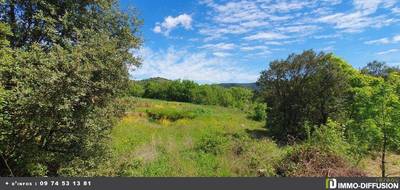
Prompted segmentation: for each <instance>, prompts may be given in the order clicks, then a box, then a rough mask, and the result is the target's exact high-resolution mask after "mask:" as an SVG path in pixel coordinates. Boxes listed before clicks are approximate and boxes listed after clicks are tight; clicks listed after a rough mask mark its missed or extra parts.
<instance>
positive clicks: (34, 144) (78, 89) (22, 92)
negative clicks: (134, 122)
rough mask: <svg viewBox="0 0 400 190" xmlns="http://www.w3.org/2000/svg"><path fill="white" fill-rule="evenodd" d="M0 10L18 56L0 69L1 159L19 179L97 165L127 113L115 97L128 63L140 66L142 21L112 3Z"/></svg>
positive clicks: (24, 4)
mask: <svg viewBox="0 0 400 190" xmlns="http://www.w3.org/2000/svg"><path fill="white" fill-rule="evenodd" d="M0 11H1V12H0V15H1V16H0V21H1V22H2V23H6V24H7V25H8V26H10V31H11V35H7V36H6V38H7V39H8V40H9V41H10V42H11V43H10V48H11V49H12V50H13V52H12V53H11V54H8V55H11V57H12V58H13V59H14V60H13V61H12V62H11V63H8V61H4V60H7V59H3V58H2V59H1V66H0V68H1V71H0V72H1V73H0V76H1V85H2V88H3V89H4V91H5V94H7V96H5V97H4V98H3V100H2V106H1V112H0V113H5V114H6V116H5V117H4V116H2V117H3V118H6V119H7V121H8V125H6V126H1V129H0V130H1V131H0V134H1V135H2V136H1V138H0V141H1V142H0V145H1V153H2V156H3V158H4V159H3V160H5V161H6V162H7V164H8V166H9V168H10V171H12V173H13V174H14V175H16V176H36V175H49V176H56V175H69V174H73V173H74V172H77V171H79V170H81V171H82V169H84V168H88V167H94V166H95V164H94V161H95V158H97V157H99V158H101V157H102V155H103V154H104V150H105V146H103V145H104V142H105V139H106V138H107V137H108V134H109V131H110V129H111V126H112V118H113V117H114V116H117V115H118V114H119V113H121V112H120V111H118V109H116V108H115V107H113V106H112V102H113V101H115V98H116V97H117V96H118V95H119V94H121V93H122V92H123V91H124V90H125V88H126V87H127V84H128V83H127V82H128V66H129V65H138V64H139V63H140V59H138V58H136V57H133V56H132V54H131V53H130V51H131V50H132V49H135V48H138V47H139V46H140V44H141V39H140V38H138V37H137V31H138V26H139V25H140V23H139V22H138V20H137V19H136V17H135V16H134V15H133V17H129V16H127V15H125V14H123V13H121V12H119V11H118V9H117V7H116V4H115V1H112V0H101V1H50V0H48V1H47V0H44V1H22V0H7V1H5V2H3V3H1V4H0ZM1 39H3V35H2V38H1ZM6 50H7V49H5V48H2V50H1V51H2V52H3V51H6ZM10 171H9V170H6V169H4V168H3V167H1V168H0V175H2V176H7V175H10V174H11V172H10Z"/></svg>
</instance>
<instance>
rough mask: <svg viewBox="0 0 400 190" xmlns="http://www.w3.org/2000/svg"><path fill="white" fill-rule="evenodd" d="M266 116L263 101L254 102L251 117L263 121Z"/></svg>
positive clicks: (265, 107) (265, 106)
mask: <svg viewBox="0 0 400 190" xmlns="http://www.w3.org/2000/svg"><path fill="white" fill-rule="evenodd" d="M266 117H267V105H265V104H264V103H258V102H257V103H254V106H253V110H252V113H251V118H252V119H253V120H256V121H264V120H265V119H266Z"/></svg>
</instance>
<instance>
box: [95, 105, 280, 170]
mask: <svg viewBox="0 0 400 190" xmlns="http://www.w3.org/2000/svg"><path fill="white" fill-rule="evenodd" d="M132 101H133V102H134V103H133V104H132V106H131V108H130V109H129V110H128V112H127V113H126V116H125V117H124V118H123V119H122V120H121V121H120V122H119V123H118V125H117V126H116V127H115V128H114V129H113V131H112V141H111V147H112V151H113V159H111V160H109V163H108V164H109V165H108V166H107V165H105V166H104V167H103V169H102V171H101V172H102V173H103V174H104V175H111V176H113V175H114V176H115V175H119V176H256V175H258V173H260V172H262V173H263V174H264V175H274V174H275V171H274V164H275V163H277V161H278V160H279V159H280V158H281V156H282V155H283V150H282V149H279V148H278V147H277V145H276V144H275V143H274V142H272V141H271V140H268V139H267V138H263V134H264V133H265V131H264V129H263V125H264V123H263V122H257V121H253V120H250V119H248V118H247V115H246V114H245V113H244V112H242V111H240V110H237V109H231V108H224V107H218V106H204V105H194V104H188V103H178V102H166V101H160V100H150V99H137V98H135V99H134V98H132Z"/></svg>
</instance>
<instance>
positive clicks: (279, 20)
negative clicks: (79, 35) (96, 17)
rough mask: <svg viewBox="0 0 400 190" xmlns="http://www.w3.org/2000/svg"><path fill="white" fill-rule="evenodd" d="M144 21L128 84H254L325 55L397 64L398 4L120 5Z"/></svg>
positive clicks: (283, 0) (136, 1)
mask: <svg viewBox="0 0 400 190" xmlns="http://www.w3.org/2000/svg"><path fill="white" fill-rule="evenodd" d="M130 7H135V8H137V9H138V11H139V17H140V18H142V19H143V20H144V25H143V27H142V29H141V31H142V35H143V38H144V44H143V47H142V49H141V50H140V51H139V55H140V56H141V57H142V59H143V64H142V66H141V67H140V68H137V69H136V70H135V71H132V72H131V74H132V78H134V79H144V78H149V77H157V76H158V77H165V78H169V79H189V80H194V81H197V82H200V83H220V82H254V81H256V80H257V78H258V76H259V73H260V72H261V71H262V70H265V69H266V68H267V67H268V63H269V62H270V61H273V60H276V59H285V58H286V57H287V56H288V55H289V54H290V53H300V52H302V51H303V50H307V49H314V50H317V51H325V52H333V53H335V54H336V55H338V56H340V57H342V58H344V59H345V60H347V61H348V62H349V63H350V64H352V65H353V66H354V67H356V68H361V67H362V66H364V65H366V64H367V63H368V62H369V61H372V60H379V61H385V62H387V63H388V64H390V65H396V66H398V65H400V1H399V0H352V1H351V0H309V1H302V0H229V1H228V0H198V1H196V0H121V1H120V8H121V10H123V11H129V10H130V9H129V8H130Z"/></svg>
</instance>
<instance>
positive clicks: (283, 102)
mask: <svg viewBox="0 0 400 190" xmlns="http://www.w3.org/2000/svg"><path fill="white" fill-rule="evenodd" d="M349 67H351V66H349V65H348V64H347V63H345V62H344V61H343V60H341V59H339V58H337V57H335V56H333V55H332V54H325V53H319V54H317V53H315V52H314V51H312V50H308V51H304V52H303V53H302V54H299V55H295V54H292V55H290V56H289V57H288V58H287V59H286V60H276V61H273V62H271V63H270V65H269V69H267V70H265V71H263V72H262V73H261V76H260V78H259V80H258V82H257V83H258V85H259V86H260V91H261V92H260V94H261V95H262V96H263V98H264V100H265V102H266V103H267V105H268V109H269V110H268V115H267V121H268V122H267V128H268V129H269V131H270V134H271V135H272V136H273V137H274V138H275V139H277V140H279V141H282V142H284V143H286V142H288V140H290V139H293V140H303V139H305V137H306V132H305V129H304V127H303V126H304V124H305V123H306V122H309V123H310V124H311V125H316V126H320V125H325V124H326V122H327V121H328V118H332V119H334V120H336V119H339V118H341V116H342V115H343V113H344V111H345V109H344V104H343V102H344V100H345V97H346V92H347V89H348V73H347V71H346V70H348V69H349Z"/></svg>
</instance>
